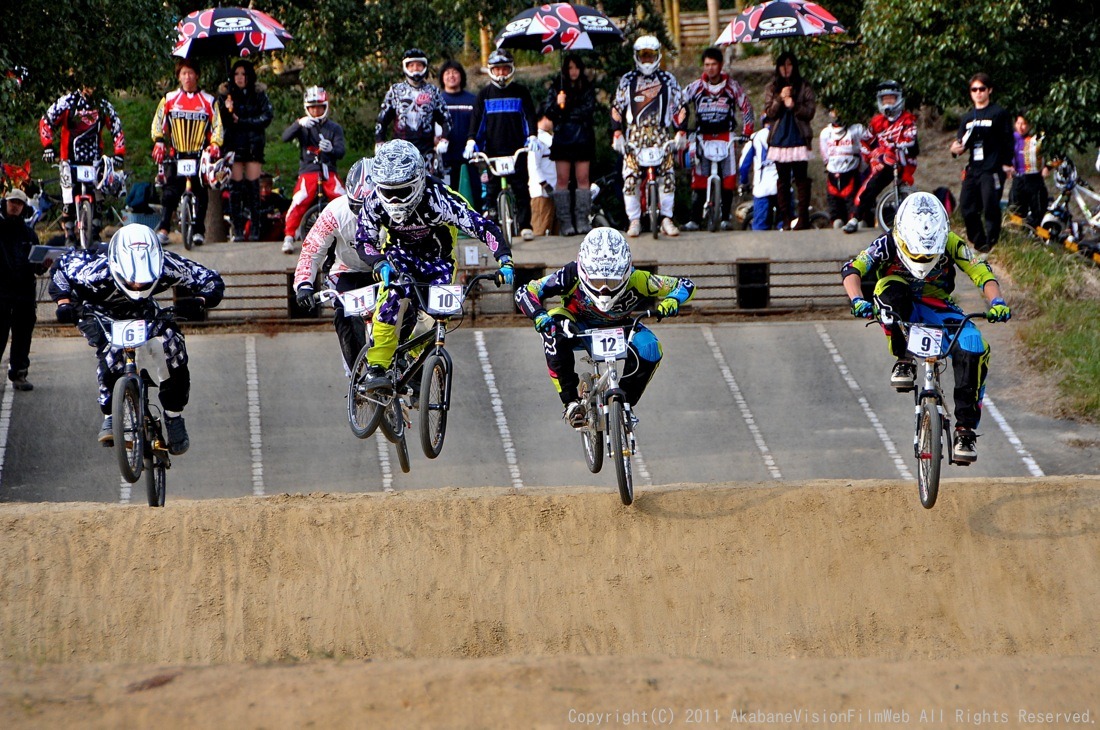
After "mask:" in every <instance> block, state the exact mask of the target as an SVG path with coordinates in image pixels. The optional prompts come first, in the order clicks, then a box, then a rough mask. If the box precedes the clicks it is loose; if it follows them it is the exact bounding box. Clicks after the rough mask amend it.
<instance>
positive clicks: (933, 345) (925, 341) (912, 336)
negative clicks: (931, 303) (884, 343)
mask: <svg viewBox="0 0 1100 730" xmlns="http://www.w3.org/2000/svg"><path fill="white" fill-rule="evenodd" d="M906 347H907V348H908V349H909V352H911V353H913V354H914V355H916V356H917V357H939V355H940V353H941V352H943V330H939V329H931V328H929V327H921V326H920V325H918V324H915V325H913V326H912V327H910V328H909V341H908V343H907V345H906Z"/></svg>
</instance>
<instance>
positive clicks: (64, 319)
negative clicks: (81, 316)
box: [54, 302, 76, 324]
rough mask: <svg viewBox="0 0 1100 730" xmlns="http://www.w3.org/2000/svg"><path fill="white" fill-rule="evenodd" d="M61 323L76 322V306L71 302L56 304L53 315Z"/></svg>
mask: <svg viewBox="0 0 1100 730" xmlns="http://www.w3.org/2000/svg"><path fill="white" fill-rule="evenodd" d="M54 316H56V317H57V321H58V322H60V323H61V324H76V307H74V306H73V305H72V303H71V302H65V303H64V304H58V305H57V312H56V313H55V315H54Z"/></svg>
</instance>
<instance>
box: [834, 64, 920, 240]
mask: <svg viewBox="0 0 1100 730" xmlns="http://www.w3.org/2000/svg"><path fill="white" fill-rule="evenodd" d="M876 95H877V97H878V111H879V113H878V114H876V115H875V116H873V117H871V123H870V124H869V125H868V126H867V131H866V132H865V133H864V135H863V141H862V146H863V159H864V160H866V161H867V164H869V165H870V167H871V174H870V175H868V176H867V179H866V180H865V181H864V183H863V187H861V188H860V189H859V192H858V193H856V212H855V215H853V216H852V217H851V218H850V219H848V222H847V223H845V224H844V232H845V233H855V232H856V230H858V229H859V222H860V221H863V222H864V223H865V224H867V226H868V227H871V226H873V225H874V224H875V222H874V217H875V203H876V202H877V200H878V195H879V193H881V192H882V191H883V190H884V189H885V188H886V186H887V185H889V184H890V183H891V181H893V179H894V165H895V164H898V163H902V162H903V161H904V164H903V165H902V170H901V180H902V182H903V183H904V184H906V185H909V186H912V185H913V173H914V172H915V171H916V169H917V160H916V157H917V154H918V153H919V152H920V146H919V145H918V144H917V118H916V117H915V116H913V113H912V112H909V111H906V110H905V96H904V95H903V94H902V90H901V84H899V83H898V82H897V81H883V82H882V83H881V84H879V85H878V91H877V92H876ZM903 155H904V156H903Z"/></svg>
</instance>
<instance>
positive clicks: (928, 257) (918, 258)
mask: <svg viewBox="0 0 1100 730" xmlns="http://www.w3.org/2000/svg"><path fill="white" fill-rule="evenodd" d="M894 240H895V241H897V242H898V248H899V249H901V253H902V254H903V255H904V256H905V257H906V258H907V259H909V260H910V261H912V262H914V263H918V264H930V263H932V262H933V261H935V260H936V259H938V258H939V257H940V254H938V253H913V252H912V251H910V250H909V247H908V246H907V245H905V241H904V240H903V239H902V237H901V236H899V235H898V234H897V233H896V232H895V233H894Z"/></svg>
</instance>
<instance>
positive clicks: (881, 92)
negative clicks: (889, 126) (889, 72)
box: [875, 79, 905, 122]
mask: <svg viewBox="0 0 1100 730" xmlns="http://www.w3.org/2000/svg"><path fill="white" fill-rule="evenodd" d="M884 96H893V97H894V103H893V104H886V103H884V102H883V101H882V97H884ZM875 98H876V99H877V101H878V110H879V111H880V112H882V115H883V116H884V117H886V118H887V119H889V120H890V121H891V122H892V121H894V120H895V119H897V118H898V117H900V116H901V113H902V112H903V111H904V110H905V96H904V95H903V94H902V92H901V84H899V83H898V82H897V81H894V80H892V79H891V80H890V81H883V82H882V83H881V84H879V85H878V88H877V89H876V90H875Z"/></svg>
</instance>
